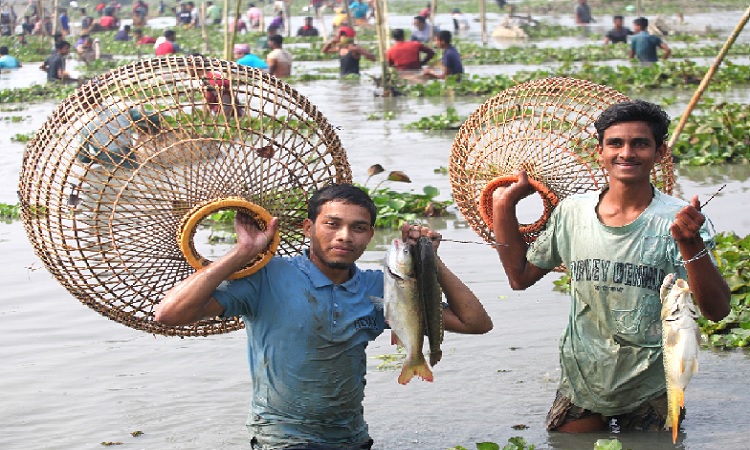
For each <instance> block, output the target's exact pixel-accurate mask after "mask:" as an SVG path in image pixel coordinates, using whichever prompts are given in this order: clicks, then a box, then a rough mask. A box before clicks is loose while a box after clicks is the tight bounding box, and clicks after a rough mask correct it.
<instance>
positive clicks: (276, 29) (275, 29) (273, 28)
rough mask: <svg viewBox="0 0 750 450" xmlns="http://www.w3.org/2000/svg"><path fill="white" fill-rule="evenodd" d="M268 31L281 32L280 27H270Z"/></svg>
mask: <svg viewBox="0 0 750 450" xmlns="http://www.w3.org/2000/svg"><path fill="white" fill-rule="evenodd" d="M267 31H279V26H278V25H269V26H268V30H267Z"/></svg>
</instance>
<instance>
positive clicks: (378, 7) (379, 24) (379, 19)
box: [375, 0, 391, 95]
mask: <svg viewBox="0 0 750 450" xmlns="http://www.w3.org/2000/svg"><path fill="white" fill-rule="evenodd" d="M386 1H387V0H375V31H376V33H377V37H378V57H379V59H380V68H381V70H382V80H381V81H382V85H383V95H388V92H390V87H391V80H390V75H389V72H388V61H387V60H386V57H385V52H386V42H387V40H388V30H385V29H384V28H383V3H384V2H386Z"/></svg>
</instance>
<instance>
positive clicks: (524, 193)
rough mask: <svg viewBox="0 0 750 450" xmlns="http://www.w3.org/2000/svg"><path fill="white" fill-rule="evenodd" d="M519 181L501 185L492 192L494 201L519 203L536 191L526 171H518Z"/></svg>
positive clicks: (496, 202)
mask: <svg viewBox="0 0 750 450" xmlns="http://www.w3.org/2000/svg"><path fill="white" fill-rule="evenodd" d="M516 174H517V176H518V181H516V182H515V183H511V184H510V185H509V186H499V187H498V188H497V189H495V192H493V193H492V203H493V204H494V205H497V204H499V203H504V204H507V205H514V206H515V205H517V204H518V202H520V201H521V200H523V199H524V198H526V197H528V196H529V195H531V194H533V193H534V188H533V187H531V184H530V183H529V177H528V175H526V171H524V170H520V171H518V172H516Z"/></svg>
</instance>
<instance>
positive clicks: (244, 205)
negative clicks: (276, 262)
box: [177, 197, 281, 280]
mask: <svg viewBox="0 0 750 450" xmlns="http://www.w3.org/2000/svg"><path fill="white" fill-rule="evenodd" d="M223 210H235V211H237V212H241V213H243V214H246V215H248V216H250V217H252V219H253V220H254V221H255V223H256V225H257V226H258V228H259V229H260V230H261V231H265V229H266V228H267V226H268V223H269V222H270V221H271V219H272V216H271V214H270V213H269V212H268V211H267V210H266V209H265V208H263V207H262V206H258V205H256V204H255V203H252V202H250V201H247V200H245V199H243V198H235V197H230V198H223V199H217V200H210V201H208V202H204V203H201V204H200V205H198V206H196V207H195V208H193V209H192V210H190V211H189V212H188V213H187V214H185V216H184V217H183V218H182V221H181V223H180V228H179V230H178V233H177V242H178V244H179V246H180V251H182V254H183V255H184V256H185V259H186V260H187V262H188V264H190V265H191V266H192V267H193V268H194V269H196V270H199V269H202V268H204V267H206V266H208V265H209V264H211V263H212V261H211V260H209V259H208V258H206V257H204V256H203V255H201V254H200V253H199V252H198V250H197V249H196V248H195V242H194V238H195V233H196V231H197V229H198V225H199V224H200V223H201V221H202V220H203V219H205V218H206V217H208V216H210V215H211V214H214V213H216V212H219V211H223ZM280 241H281V237H280V234H279V232H278V231H277V232H276V233H274V235H273V238H272V239H271V241H270V242H269V244H268V248H266V250H265V251H263V252H261V253H260V254H258V256H257V257H256V258H255V259H254V260H253V261H251V262H250V263H248V264H247V265H246V266H245V267H243V268H242V269H240V270H238V271H237V272H235V273H233V274H232V275H230V276H229V279H230V280H236V279H238V278H242V277H246V276H248V275H252V274H254V273H255V272H257V271H258V270H260V269H261V268H262V267H263V266H265V265H266V264H268V262H269V261H270V260H271V258H272V257H273V255H274V253H276V250H277V249H278V247H279V242H280Z"/></svg>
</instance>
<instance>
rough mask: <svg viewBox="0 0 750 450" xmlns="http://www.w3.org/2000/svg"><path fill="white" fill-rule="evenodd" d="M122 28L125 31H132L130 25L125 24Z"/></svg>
mask: <svg viewBox="0 0 750 450" xmlns="http://www.w3.org/2000/svg"><path fill="white" fill-rule="evenodd" d="M122 29H123V30H125V31H130V25H125V26H124V27H122Z"/></svg>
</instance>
